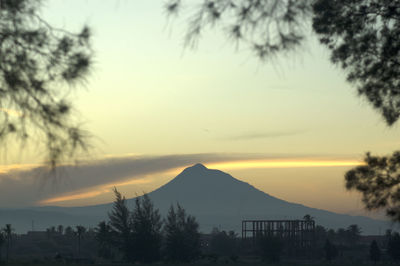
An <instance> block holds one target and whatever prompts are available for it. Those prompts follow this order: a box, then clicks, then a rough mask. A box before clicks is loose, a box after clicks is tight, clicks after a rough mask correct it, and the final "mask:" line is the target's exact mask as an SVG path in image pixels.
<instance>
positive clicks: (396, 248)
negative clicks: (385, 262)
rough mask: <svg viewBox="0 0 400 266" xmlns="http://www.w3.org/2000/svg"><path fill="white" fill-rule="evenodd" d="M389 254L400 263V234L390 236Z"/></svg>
mask: <svg viewBox="0 0 400 266" xmlns="http://www.w3.org/2000/svg"><path fill="white" fill-rule="evenodd" d="M387 252H388V254H389V256H390V257H391V258H392V259H393V260H395V261H400V234H399V233H397V232H395V233H393V234H392V235H391V236H390V239H389V242H388V248H387Z"/></svg>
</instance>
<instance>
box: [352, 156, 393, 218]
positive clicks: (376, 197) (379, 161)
mask: <svg viewBox="0 0 400 266" xmlns="http://www.w3.org/2000/svg"><path fill="white" fill-rule="evenodd" d="M364 161H365V164H366V165H363V166H358V167H356V168H354V169H352V170H350V171H348V172H347V173H346V176H345V179H346V187H347V189H349V190H358V191H360V192H361V193H362V201H363V202H364V205H365V207H366V208H367V209H368V210H374V209H380V208H385V209H386V214H387V215H388V216H389V217H390V218H391V219H392V220H393V221H397V222H400V197H399V192H400V175H399V172H400V151H396V152H394V153H393V154H392V156H382V157H379V156H372V155H370V153H367V155H366V157H365V159H364Z"/></svg>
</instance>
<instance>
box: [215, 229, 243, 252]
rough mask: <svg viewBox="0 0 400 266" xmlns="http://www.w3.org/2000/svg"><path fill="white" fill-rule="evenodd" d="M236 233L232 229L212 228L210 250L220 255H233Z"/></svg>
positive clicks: (235, 248)
mask: <svg viewBox="0 0 400 266" xmlns="http://www.w3.org/2000/svg"><path fill="white" fill-rule="evenodd" d="M236 238H237V235H236V234H235V232H234V231H229V232H228V233H227V232H225V231H220V230H219V229H218V228H213V230H212V232H211V240H210V251H211V253H213V254H218V255H222V256H233V255H236V254H237V251H238V250H237V242H236V240H237V239H236Z"/></svg>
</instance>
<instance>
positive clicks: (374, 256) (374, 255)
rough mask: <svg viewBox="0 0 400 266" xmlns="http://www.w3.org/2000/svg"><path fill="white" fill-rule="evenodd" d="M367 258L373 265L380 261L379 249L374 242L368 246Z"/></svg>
mask: <svg viewBox="0 0 400 266" xmlns="http://www.w3.org/2000/svg"><path fill="white" fill-rule="evenodd" d="M369 258H370V259H371V260H372V261H373V262H375V263H376V262H378V261H379V260H380V259H381V249H380V248H379V246H378V243H376V241H375V240H374V241H372V242H371V245H370V246H369Z"/></svg>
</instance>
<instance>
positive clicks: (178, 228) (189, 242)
mask: <svg viewBox="0 0 400 266" xmlns="http://www.w3.org/2000/svg"><path fill="white" fill-rule="evenodd" d="M198 228H199V224H198V223H197V222H196V219H195V217H193V216H191V215H187V214H186V212H185V210H184V209H183V208H182V207H181V206H180V205H179V204H177V206H176V210H175V208H174V206H173V205H171V207H170V209H169V211H168V215H167V219H166V221H165V223H164V235H165V247H164V252H165V257H166V259H167V260H169V261H183V262H188V261H193V260H194V259H196V258H197V257H198V256H199V255H200V234H199V231H198Z"/></svg>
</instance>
